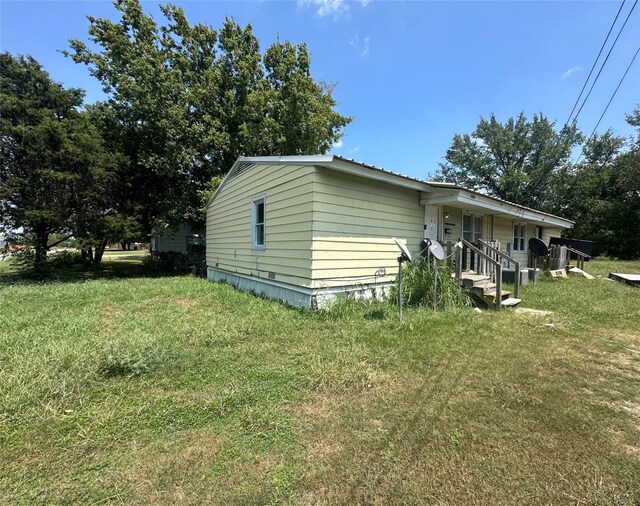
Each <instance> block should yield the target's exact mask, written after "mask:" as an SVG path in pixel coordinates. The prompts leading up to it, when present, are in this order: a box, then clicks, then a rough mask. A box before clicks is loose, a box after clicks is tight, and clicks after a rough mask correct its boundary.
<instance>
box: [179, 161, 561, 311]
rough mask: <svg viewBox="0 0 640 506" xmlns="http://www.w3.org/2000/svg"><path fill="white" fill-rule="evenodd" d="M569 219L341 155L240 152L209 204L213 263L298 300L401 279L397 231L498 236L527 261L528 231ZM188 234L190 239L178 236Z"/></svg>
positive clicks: (218, 274)
mask: <svg viewBox="0 0 640 506" xmlns="http://www.w3.org/2000/svg"><path fill="white" fill-rule="evenodd" d="M572 225H573V223H572V222H571V221H569V220H566V219H564V218H560V217H558V216H553V215H550V214H547V213H544V212H540V211H536V210H535V209H529V208H526V207H523V206H519V205H517V204H514V203H511V202H506V201H503V200H500V199H497V198H493V197H489V196H487V195H484V194H481V193H478V192H475V191H472V190H468V189H465V188H462V187H459V186H456V185H453V184H449V183H437V182H428V181H422V180H419V179H415V178H411V177H407V176H403V175H400V174H395V173H392V172H388V171H385V170H382V169H379V168H377V167H373V166H370V165H365V164H362V163H357V162H355V161H353V160H348V159H344V158H341V157H338V156H330V155H329V156H324V155H323V156H283V157H250V158H239V159H238V160H237V161H236V163H235V164H234V165H233V167H232V168H231V170H230V171H229V173H228V175H227V176H226V178H225V179H224V180H223V182H222V184H221V185H220V186H219V187H218V189H217V190H216V192H215V193H214V195H213V196H212V198H211V200H210V201H209V203H208V206H207V236H206V239H207V244H206V246H207V247H206V258H207V272H208V277H209V279H211V280H216V281H217V280H224V281H227V282H229V283H231V284H233V285H235V286H237V287H239V288H241V289H247V290H252V291H254V292H256V293H259V294H263V295H265V296H267V297H269V298H275V299H280V300H284V301H286V302H288V303H289V304H292V305H295V306H304V307H309V306H319V305H322V304H323V303H324V302H325V301H326V300H327V299H331V298H332V297H333V296H334V294H335V293H339V292H363V291H371V290H375V291H379V290H380V289H384V287H385V286H388V285H389V284H391V283H393V282H394V281H395V276H396V273H397V270H398V264H397V257H398V249H397V247H396V245H395V244H394V243H393V241H392V237H398V238H401V239H402V240H403V241H404V242H405V243H406V245H407V247H408V248H409V250H410V251H412V252H418V251H419V250H420V244H421V242H422V240H423V239H424V238H429V239H432V240H437V241H440V242H441V243H447V242H448V241H454V242H455V241H457V240H458V238H464V239H466V240H468V241H470V242H474V241H476V240H477V239H486V240H496V241H500V243H501V248H502V249H503V250H505V251H506V252H508V253H509V254H510V255H511V256H512V257H513V258H514V259H515V260H517V261H519V262H521V263H522V264H523V266H526V264H527V249H528V239H529V238H530V237H532V236H534V235H535V236H536V237H540V238H542V239H543V240H544V241H545V242H547V243H548V242H549V238H550V237H554V236H558V237H559V236H560V234H561V231H562V229H568V228H570V227H571V226H572ZM181 240H182V241H184V239H181Z"/></svg>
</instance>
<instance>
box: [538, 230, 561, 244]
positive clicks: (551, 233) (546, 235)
mask: <svg viewBox="0 0 640 506" xmlns="http://www.w3.org/2000/svg"><path fill="white" fill-rule="evenodd" d="M552 237H562V230H560V229H559V228H546V227H545V228H543V229H542V240H543V241H544V243H545V244H546V245H547V246H548V245H549V241H550V240H551V238H552Z"/></svg>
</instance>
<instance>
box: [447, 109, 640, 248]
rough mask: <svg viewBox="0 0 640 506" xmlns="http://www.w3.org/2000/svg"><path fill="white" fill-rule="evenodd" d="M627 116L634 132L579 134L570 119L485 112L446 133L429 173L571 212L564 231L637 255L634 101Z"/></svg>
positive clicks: (638, 144)
mask: <svg viewBox="0 0 640 506" xmlns="http://www.w3.org/2000/svg"><path fill="white" fill-rule="evenodd" d="M627 121H628V122H629V124H631V125H633V126H635V127H638V135H637V136H636V138H635V139H631V140H629V139H624V138H622V137H619V136H617V135H615V134H614V133H613V132H611V131H606V132H604V133H603V134H600V135H593V136H591V137H590V138H588V139H585V138H584V137H583V135H582V134H581V133H580V131H579V130H578V129H577V127H576V126H575V125H565V126H564V127H563V128H561V129H560V130H558V129H556V128H555V124H554V123H553V122H550V121H549V120H548V119H547V118H546V117H545V116H543V115H542V114H539V115H534V117H533V120H528V119H527V118H526V117H525V115H524V114H522V113H521V114H520V115H518V117H516V118H510V119H508V120H507V121H506V122H504V123H500V122H499V121H498V120H496V118H495V116H494V115H491V116H490V118H489V120H486V119H484V118H481V120H480V122H479V123H478V126H477V127H476V129H475V130H474V131H473V132H472V133H471V134H463V135H460V134H456V135H455V136H454V137H453V141H452V144H451V147H450V148H449V149H448V150H447V153H446V156H445V162H444V163H442V164H440V170H439V172H438V174H437V176H436V177H437V179H440V180H447V181H451V182H455V183H457V184H460V185H462V186H465V187H468V188H473V189H476V190H480V191H483V192H486V193H487V194H489V195H492V196H496V197H500V198H502V199H505V200H509V201H511V202H515V203H518V204H521V205H525V206H529V207H533V208H536V209H540V210H543V211H547V212H550V213H554V214H557V215H560V216H563V217H565V218H568V219H570V220H573V221H574V222H575V226H574V228H573V230H571V231H570V232H569V234H570V235H571V237H574V238H577V239H588V240H593V241H595V249H594V252H595V253H596V254H608V255H612V256H616V257H621V258H634V257H638V256H640V108H639V107H636V109H635V110H634V112H633V113H632V114H631V115H629V116H627ZM577 147H581V148H582V151H581V153H582V157H581V158H580V160H581V161H579V162H578V163H576V162H572V160H571V157H572V155H573V154H574V148H577Z"/></svg>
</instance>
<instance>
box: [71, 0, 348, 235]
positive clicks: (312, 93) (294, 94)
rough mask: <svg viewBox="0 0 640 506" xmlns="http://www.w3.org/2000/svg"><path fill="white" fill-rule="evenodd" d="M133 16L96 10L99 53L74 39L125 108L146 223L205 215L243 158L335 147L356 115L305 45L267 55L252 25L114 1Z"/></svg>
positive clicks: (121, 130)
mask: <svg viewBox="0 0 640 506" xmlns="http://www.w3.org/2000/svg"><path fill="white" fill-rule="evenodd" d="M114 5H115V7H116V9H118V11H119V12H120V16H121V19H120V20H119V21H118V22H113V21H110V20H108V19H101V18H93V17H90V18H89V23H90V25H89V39H90V41H91V42H92V43H93V44H94V45H95V46H97V47H98V49H97V50H93V49H91V48H90V47H89V46H88V45H87V44H85V43H84V42H81V41H79V40H72V41H71V42H70V44H71V51H70V52H68V53H67V54H68V56H70V57H71V58H73V59H74V61H76V62H78V63H83V64H86V65H87V66H88V67H89V69H90V72H91V73H92V75H94V76H95V77H96V78H97V79H99V80H100V82H101V83H102V85H103V88H104V90H105V92H107V94H108V96H109V99H108V104H109V107H110V109H111V110H112V111H113V113H114V115H113V118H112V119H113V125H112V126H113V128H112V129H111V131H112V132H113V140H114V141H115V142H117V143H118V144H119V145H120V149H121V151H122V152H123V153H124V154H125V155H126V156H127V158H128V160H129V163H128V168H127V172H126V174H125V175H124V176H125V180H126V181H127V182H128V184H129V187H128V188H127V189H126V192H127V199H128V201H130V202H137V203H138V204H139V208H138V210H137V211H138V213H139V220H140V224H141V227H142V228H143V229H144V230H149V229H150V227H151V226H153V225H155V224H157V223H161V222H168V223H171V224H175V223H177V222H181V221H184V220H187V221H191V222H197V221H202V220H203V218H204V216H203V214H202V210H201V206H200V202H199V198H198V196H199V195H202V192H207V191H208V190H209V191H210V190H211V188H212V184H213V183H212V180H213V178H214V177H215V176H220V175H222V174H224V173H226V172H227V171H228V170H229V168H230V167H231V165H232V163H233V162H234V161H235V159H236V158H237V157H238V156H239V155H266V154H296V153H300V152H313V153H317V152H320V153H324V152H326V151H327V150H328V149H329V148H330V147H331V145H332V144H333V143H334V142H335V141H337V140H338V139H339V138H340V137H341V136H342V129H343V128H344V126H346V125H347V124H348V123H349V122H350V121H351V118H348V117H345V116H341V115H340V114H338V113H336V112H335V111H334V110H333V108H334V106H335V101H334V100H333V98H332V95H331V93H332V89H331V87H329V86H327V85H324V84H322V83H316V82H315V81H314V80H313V78H312V77H311V75H310V57H309V54H308V52H307V50H306V47H305V46H304V45H293V44H290V43H288V42H286V43H279V42H278V43H276V44H274V45H273V46H272V47H271V48H269V49H268V50H267V51H266V53H265V55H264V57H263V56H262V55H261V53H260V48H259V43H258V40H257V39H256V37H255V36H254V34H253V31H252V29H251V26H250V25H248V26H246V27H244V28H242V27H240V26H239V25H238V24H237V23H235V22H234V21H232V20H229V19H227V20H226V21H225V23H224V24H223V26H222V28H221V30H220V31H219V32H217V31H216V30H214V29H213V28H212V27H210V26H208V25H203V24H195V25H193V26H192V25H190V24H189V22H188V21H187V19H186V17H185V15H184V12H183V11H182V9H180V8H179V7H175V6H173V5H167V6H161V11H162V13H163V16H164V18H165V20H166V24H164V25H159V24H157V23H156V22H155V20H154V19H153V18H152V17H151V16H150V15H148V14H145V13H144V12H143V10H142V7H141V5H140V2H139V0H117V1H115V3H114Z"/></svg>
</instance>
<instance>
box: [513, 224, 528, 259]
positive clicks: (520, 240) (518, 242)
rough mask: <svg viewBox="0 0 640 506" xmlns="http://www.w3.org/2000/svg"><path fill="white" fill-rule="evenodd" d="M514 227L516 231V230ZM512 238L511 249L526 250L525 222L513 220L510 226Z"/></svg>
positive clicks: (520, 251)
mask: <svg viewBox="0 0 640 506" xmlns="http://www.w3.org/2000/svg"><path fill="white" fill-rule="evenodd" d="M516 227H518V228H517V232H516ZM511 236H512V239H513V248H512V249H513V251H514V252H519V253H524V252H525V251H527V224H526V223H525V222H514V223H513V227H512V228H511Z"/></svg>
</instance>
